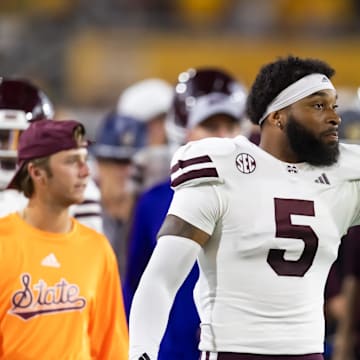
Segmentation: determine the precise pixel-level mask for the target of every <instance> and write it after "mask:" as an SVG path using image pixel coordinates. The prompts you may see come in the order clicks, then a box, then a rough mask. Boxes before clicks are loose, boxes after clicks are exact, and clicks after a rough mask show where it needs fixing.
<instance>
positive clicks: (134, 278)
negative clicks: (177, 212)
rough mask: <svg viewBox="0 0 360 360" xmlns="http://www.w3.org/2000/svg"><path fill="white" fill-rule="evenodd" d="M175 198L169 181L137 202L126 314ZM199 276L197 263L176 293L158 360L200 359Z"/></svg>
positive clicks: (130, 244)
mask: <svg viewBox="0 0 360 360" xmlns="http://www.w3.org/2000/svg"><path fill="white" fill-rule="evenodd" d="M172 197H173V190H172V189H171V188H170V181H166V182H164V183H161V184H159V185H156V186H155V187H153V188H151V189H150V190H148V191H146V192H145V193H144V194H142V195H141V196H140V198H139V199H138V202H137V204H136V207H135V210H134V215H133V224H132V228H131V231H130V238H129V253H128V262H127V264H128V265H127V271H126V273H125V279H124V285H123V294H124V302H125V309H126V314H127V317H129V313H130V306H131V302H132V298H133V296H134V293H135V290H136V288H137V286H138V284H139V281H140V278H141V275H142V273H143V271H144V269H145V267H146V265H147V263H148V261H149V259H150V257H151V254H152V252H153V249H154V247H155V245H156V241H157V233H158V231H159V230H160V227H161V225H162V223H163V221H164V219H165V216H166V214H167V211H168V209H169V206H170V202H171V200H172ZM198 276H199V271H198V267H197V265H195V266H194V267H193V269H192V270H191V272H190V274H189V275H188V277H187V279H186V281H185V282H184V283H183V285H182V286H181V287H180V289H179V291H178V293H177V296H176V298H175V302H174V304H173V307H172V310H171V312H170V316H169V322H168V326H167V328H166V332H165V334H164V337H163V340H162V342H161V344H160V351H159V357H158V359H159V360H168V359H176V360H182V359H184V360H197V359H199V355H200V353H199V350H198V343H199V336H200V334H199V331H200V330H199V324H200V319H199V316H198V313H197V311H196V308H195V304H194V300H193V288H194V285H195V283H196V281H197V279H198Z"/></svg>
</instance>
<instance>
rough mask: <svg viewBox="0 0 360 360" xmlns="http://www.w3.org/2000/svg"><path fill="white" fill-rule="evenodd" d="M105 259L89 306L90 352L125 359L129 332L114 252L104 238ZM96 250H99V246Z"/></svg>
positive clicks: (99, 356)
mask: <svg viewBox="0 0 360 360" xmlns="http://www.w3.org/2000/svg"><path fill="white" fill-rule="evenodd" d="M104 243H105V244H104V247H105V261H104V266H103V271H102V276H101V278H100V279H97V280H98V287H97V289H96V296H95V299H94V303H93V306H92V308H91V320H90V326H89V332H90V338H91V348H92V354H93V355H94V358H96V359H102V360H113V359H118V360H128V354H129V334H128V326H127V320H126V316H125V310H124V303H123V297H122V292H121V285H120V284H121V281H120V275H119V273H118V267H117V263H116V257H115V254H114V252H113V250H112V248H111V246H110V244H109V242H108V241H107V240H106V239H105V238H104ZM99 251H100V250H99Z"/></svg>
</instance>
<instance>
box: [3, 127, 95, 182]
mask: <svg viewBox="0 0 360 360" xmlns="http://www.w3.org/2000/svg"><path fill="white" fill-rule="evenodd" d="M77 129H79V130H80V134H82V135H85V127H84V126H83V125H82V124H81V123H79V122H77V121H75V120H40V121H34V122H32V123H31V124H30V126H29V127H28V128H27V129H26V130H25V131H24V132H23V133H22V134H21V135H20V139H19V146H18V156H17V169H16V172H15V174H14V176H13V178H12V179H11V181H10V183H9V185H8V186H7V188H8V189H18V188H19V184H18V180H19V179H18V176H19V173H20V170H21V169H22V167H23V166H24V165H25V163H26V162H27V161H29V160H32V159H37V158H42V157H46V156H50V155H53V154H55V153H57V152H59V151H63V150H70V149H76V148H79V147H87V146H88V144H89V142H88V141H87V140H84V141H83V142H81V143H80V142H79V141H77V140H76V139H75V137H74V131H75V130H77Z"/></svg>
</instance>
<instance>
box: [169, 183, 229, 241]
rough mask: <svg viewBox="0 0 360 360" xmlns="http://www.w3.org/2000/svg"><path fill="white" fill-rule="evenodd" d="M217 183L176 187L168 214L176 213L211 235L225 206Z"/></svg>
mask: <svg viewBox="0 0 360 360" xmlns="http://www.w3.org/2000/svg"><path fill="white" fill-rule="evenodd" d="M225 203H226V200H225V197H224V196H223V197H221V196H219V188H218V186H217V185H211V184H202V185H198V186H191V187H183V188H180V189H176V190H175V193H174V197H173V199H172V202H171V205H170V208H169V211H168V214H172V215H176V216H177V217H179V218H181V219H183V220H185V221H186V222H188V223H190V224H191V225H193V226H195V227H197V228H199V229H200V230H202V231H204V232H206V233H207V234H209V235H211V234H212V233H213V231H214V228H215V226H216V224H217V222H218V220H219V218H220V217H221V216H222V214H223V212H224V208H225V206H224V205H225Z"/></svg>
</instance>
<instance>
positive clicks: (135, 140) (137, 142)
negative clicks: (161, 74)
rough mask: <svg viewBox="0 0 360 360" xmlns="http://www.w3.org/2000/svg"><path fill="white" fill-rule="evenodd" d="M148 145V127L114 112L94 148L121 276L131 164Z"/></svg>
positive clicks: (130, 194) (106, 220)
mask: <svg viewBox="0 0 360 360" xmlns="http://www.w3.org/2000/svg"><path fill="white" fill-rule="evenodd" d="M145 144H146V128H145V125H144V123H142V122H140V121H137V120H135V119H132V118H130V117H126V116H122V115H118V114H117V113H116V112H114V111H112V112H110V113H109V114H107V115H106V116H105V118H104V119H103V120H102V123H101V124H100V126H99V128H98V130H97V135H96V142H95V144H94V145H93V146H92V147H91V149H90V150H91V152H92V154H93V155H94V157H95V161H96V168H97V179H96V181H97V183H98V185H99V188H100V192H101V204H102V208H103V211H102V218H103V224H104V233H105V235H106V236H107V237H108V239H109V240H110V242H111V244H112V246H113V248H114V250H115V253H116V255H117V258H118V262H119V268H120V273H121V275H123V274H124V272H125V264H126V252H127V246H126V235H127V230H128V224H129V222H130V216H131V212H132V207H133V202H134V193H133V191H132V189H131V187H130V182H129V178H130V169H131V161H132V158H133V156H134V154H135V153H136V151H138V150H139V149H141V148H142V147H143V146H144V145H145Z"/></svg>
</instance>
